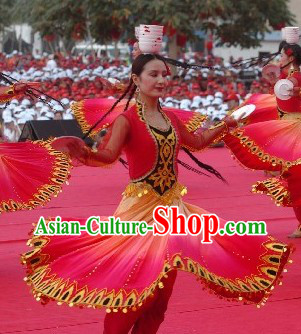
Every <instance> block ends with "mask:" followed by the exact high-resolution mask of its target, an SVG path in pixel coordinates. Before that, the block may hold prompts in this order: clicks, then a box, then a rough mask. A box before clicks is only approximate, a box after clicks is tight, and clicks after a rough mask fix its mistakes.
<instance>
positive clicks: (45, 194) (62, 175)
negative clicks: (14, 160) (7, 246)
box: [0, 139, 72, 213]
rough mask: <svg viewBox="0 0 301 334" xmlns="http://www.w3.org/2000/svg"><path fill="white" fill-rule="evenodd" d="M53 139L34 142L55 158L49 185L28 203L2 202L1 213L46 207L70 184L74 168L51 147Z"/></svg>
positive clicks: (42, 187)
mask: <svg viewBox="0 0 301 334" xmlns="http://www.w3.org/2000/svg"><path fill="white" fill-rule="evenodd" d="M51 142H52V139H49V140H47V141H42V140H38V141H34V142H33V143H35V144H37V145H40V146H42V147H44V148H46V149H47V151H48V153H49V154H50V155H52V156H54V157H55V160H54V163H53V168H52V172H51V174H50V177H49V180H50V181H49V183H48V184H45V185H43V186H41V187H40V188H38V189H37V191H36V193H35V194H32V197H31V198H30V199H29V200H28V201H27V202H17V201H14V200H12V199H8V200H6V201H2V202H0V213H1V212H11V211H17V210H31V209H34V208H35V207H37V206H40V205H45V204H47V202H49V201H50V199H51V197H57V196H58V194H59V193H60V192H61V191H62V190H61V189H62V186H63V185H64V184H65V183H66V184H68V179H69V174H70V170H71V168H72V164H71V160H70V159H69V157H68V156H67V155H66V154H64V153H62V152H60V151H55V150H54V149H53V148H52V147H51Z"/></svg>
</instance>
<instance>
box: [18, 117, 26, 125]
mask: <svg viewBox="0 0 301 334" xmlns="http://www.w3.org/2000/svg"><path fill="white" fill-rule="evenodd" d="M26 122H27V119H26V118H23V117H22V118H19V119H18V120H17V124H25V123H26Z"/></svg>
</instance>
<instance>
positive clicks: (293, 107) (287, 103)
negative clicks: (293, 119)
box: [277, 72, 301, 112]
mask: <svg viewBox="0 0 301 334" xmlns="http://www.w3.org/2000/svg"><path fill="white" fill-rule="evenodd" d="M291 78H295V79H296V80H297V81H298V86H299V87H300V86H301V73H300V72H296V73H294V74H293V75H292V76H291ZM277 104H278V107H279V108H280V109H281V110H283V111H285V112H301V99H300V97H298V96H292V97H291V98H290V99H288V100H280V99H278V98H277Z"/></svg>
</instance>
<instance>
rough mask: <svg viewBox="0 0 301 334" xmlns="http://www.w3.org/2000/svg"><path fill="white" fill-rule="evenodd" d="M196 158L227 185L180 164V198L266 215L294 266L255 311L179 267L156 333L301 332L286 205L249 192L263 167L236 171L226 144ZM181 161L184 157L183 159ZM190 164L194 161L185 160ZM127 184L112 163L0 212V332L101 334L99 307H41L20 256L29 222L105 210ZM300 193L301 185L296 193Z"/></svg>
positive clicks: (241, 214)
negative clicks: (26, 207) (32, 204)
mask: <svg viewBox="0 0 301 334" xmlns="http://www.w3.org/2000/svg"><path fill="white" fill-rule="evenodd" d="M198 157H199V158H200V159H201V160H202V161H204V162H206V163H208V164H211V165H212V166H214V167H215V168H216V169H218V170H219V171H220V172H221V173H222V175H223V176H224V177H225V178H226V179H227V181H228V182H229V185H226V184H223V183H222V182H221V181H219V180H217V179H216V178H215V177H212V178H207V177H206V176H199V175H197V174H194V173H192V172H189V171H187V170H186V169H184V168H183V167H181V166H179V173H180V175H179V180H180V182H181V183H183V184H184V185H186V186H187V187H188V194H187V195H186V196H185V198H184V200H185V201H186V202H190V203H193V204H196V205H198V206H200V207H203V208H205V209H207V210H208V211H211V212H213V213H216V214H217V215H219V216H220V217H223V218H225V219H227V220H264V221H266V222H267V226H268V233H269V234H272V235H273V236H275V237H277V238H278V239H280V240H281V241H284V242H293V243H294V244H295V245H296V247H297V250H296V252H295V253H294V254H293V261H294V262H293V264H292V265H290V266H289V267H288V272H287V273H284V279H283V285H282V286H277V287H276V289H275V292H274V293H273V295H272V296H271V297H270V299H269V300H268V302H267V304H266V305H265V306H264V307H262V308H260V309H257V308H256V306H254V305H242V304H240V303H230V302H227V301H224V300H220V299H218V298H216V297H215V296H213V295H210V294H208V292H206V291H203V290H202V287H201V285H200V283H198V282H197V281H196V280H195V278H194V276H192V275H189V274H187V273H183V272H180V273H179V275H178V278H177V281H176V284H175V287H174V292H173V295H172V297H171V300H170V303H169V308H168V311H167V313H166V319H165V322H164V323H163V325H162V326H161V328H160V330H159V332H158V333H159V334H168V333H173V334H180V333H181V334H188V333H189V334H190V333H198V334H211V333H212V334H213V333H214V334H228V333H229V334H230V333H231V334H241V333H247V334H258V332H261V333H265V334H282V333H291V334H299V333H301V323H300V320H299V316H300V312H301V271H300V268H301V266H300V260H301V240H298V239H297V240H296V239H294V240H290V239H288V238H287V235H288V234H290V233H291V232H292V231H293V230H294V229H295V227H296V226H297V221H296V219H295V217H294V214H293V210H292V209H291V208H280V207H276V206H275V205H274V204H273V203H272V201H271V199H269V198H268V197H266V196H263V195H254V194H252V193H251V192H250V189H251V184H252V183H254V182H255V181H257V180H261V179H264V178H265V177H264V175H263V173H262V172H253V171H249V170H245V169H243V168H241V167H240V166H239V165H238V163H237V162H235V161H234V160H232V158H231V157H230V154H229V151H228V150H227V149H225V148H215V149H209V150H207V151H205V152H204V153H202V154H198ZM181 158H183V160H185V161H187V159H186V157H184V156H181ZM191 164H192V162H191ZM127 182H128V176H127V170H126V169H125V168H124V167H123V166H122V165H121V164H116V165H115V166H114V167H113V168H112V169H101V168H92V167H79V168H74V169H73V171H72V177H71V179H70V185H69V186H65V187H64V190H63V193H62V194H60V196H59V197H58V198H55V199H54V200H52V201H51V202H50V203H49V204H48V205H47V206H45V207H43V208H40V209H37V210H34V211H22V212H14V213H10V214H3V215H1V216H0V226H1V230H0V231H1V232H0V263H1V267H0V289H1V299H0V333H1V334H8V333H32V334H69V333H72V334H84V333H99V334H100V333H102V325H103V318H104V311H101V310H94V309H78V308H75V307H74V308H70V307H68V306H57V305H56V304H55V303H49V304H48V305H46V306H41V304H40V303H38V302H36V301H35V300H34V299H33V297H32V295H31V294H30V293H29V288H28V286H27V285H26V284H25V282H24V281H23V277H24V276H25V271H24V268H22V266H21V265H20V260H19V255H20V254H21V253H22V252H24V251H26V250H27V249H28V248H27V246H26V241H27V234H28V232H29V231H30V230H31V228H32V223H33V222H35V221H37V219H38V218H39V217H40V216H41V215H43V216H48V215H51V216H56V215H61V216H65V217H87V216H90V215H110V214H112V213H113V212H114V210H115V208H116V206H117V204H118V202H119V201H120V199H121V193H122V191H123V189H124V187H125V185H126V184H127ZM300 191H301V190H300Z"/></svg>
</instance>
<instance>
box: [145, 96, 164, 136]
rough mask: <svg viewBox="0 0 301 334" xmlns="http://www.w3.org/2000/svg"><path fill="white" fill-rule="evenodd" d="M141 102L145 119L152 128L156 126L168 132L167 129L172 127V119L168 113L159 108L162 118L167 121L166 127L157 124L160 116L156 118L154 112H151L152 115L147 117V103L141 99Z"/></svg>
mask: <svg viewBox="0 0 301 334" xmlns="http://www.w3.org/2000/svg"><path fill="white" fill-rule="evenodd" d="M140 103H141V104H142V115H143V118H144V121H145V122H146V123H147V124H148V125H149V126H151V127H152V128H155V129H157V130H160V131H162V132H166V131H168V130H169V128H170V121H169V119H168V118H167V117H166V115H165V114H164V112H163V111H162V110H161V109H158V114H159V115H161V116H162V118H163V119H164V120H165V122H166V125H165V127H163V126H160V125H158V124H156V120H158V118H157V119H155V117H153V116H154V114H153V113H152V114H151V116H152V117H150V116H148V119H146V117H145V111H146V110H147V109H146V105H145V103H142V102H141V101H140ZM162 118H161V119H162Z"/></svg>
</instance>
